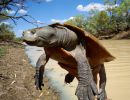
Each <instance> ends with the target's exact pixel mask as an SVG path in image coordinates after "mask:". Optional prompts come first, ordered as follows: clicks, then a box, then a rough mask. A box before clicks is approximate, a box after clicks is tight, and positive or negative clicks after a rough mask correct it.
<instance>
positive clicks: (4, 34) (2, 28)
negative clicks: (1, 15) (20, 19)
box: [0, 23, 15, 41]
mask: <svg viewBox="0 0 130 100" xmlns="http://www.w3.org/2000/svg"><path fill="white" fill-rule="evenodd" d="M14 37H15V35H14V32H13V31H12V27H11V26H10V25H7V24H4V23H2V24H0V41H5V40H13V39H14Z"/></svg>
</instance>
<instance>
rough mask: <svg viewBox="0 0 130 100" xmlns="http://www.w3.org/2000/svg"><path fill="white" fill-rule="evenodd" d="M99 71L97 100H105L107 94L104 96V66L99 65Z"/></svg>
mask: <svg viewBox="0 0 130 100" xmlns="http://www.w3.org/2000/svg"><path fill="white" fill-rule="evenodd" d="M100 66H101V68H100V71H99V77H100V82H99V93H98V100H107V94H106V90H105V87H106V80H107V78H106V72H105V67H104V64H101V65H100Z"/></svg>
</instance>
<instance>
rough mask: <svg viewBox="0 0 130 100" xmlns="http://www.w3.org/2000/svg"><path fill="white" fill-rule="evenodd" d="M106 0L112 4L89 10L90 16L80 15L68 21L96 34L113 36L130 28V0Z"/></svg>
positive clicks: (108, 3)
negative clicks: (103, 8)
mask: <svg viewBox="0 0 130 100" xmlns="http://www.w3.org/2000/svg"><path fill="white" fill-rule="evenodd" d="M104 1H105V4H106V5H109V6H110V7H109V8H107V9H106V10H104V11H97V10H92V11H90V12H89V15H90V17H85V16H84V15H78V16H75V17H74V19H72V20H69V21H67V22H66V23H68V24H71V25H75V26H78V27H80V28H83V29H85V30H87V31H89V32H90V33H92V34H94V35H95V36H102V35H103V36H104V35H111V36H112V35H113V34H117V33H119V32H120V31H125V30H127V29H130V0H104ZM115 5H116V6H115Z"/></svg>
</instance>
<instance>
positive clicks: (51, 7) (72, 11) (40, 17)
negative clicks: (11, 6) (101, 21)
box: [9, 0, 105, 37]
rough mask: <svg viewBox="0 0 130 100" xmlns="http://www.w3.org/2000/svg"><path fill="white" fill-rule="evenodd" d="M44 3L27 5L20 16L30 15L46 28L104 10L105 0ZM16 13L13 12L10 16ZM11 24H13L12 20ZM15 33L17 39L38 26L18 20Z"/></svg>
mask: <svg viewBox="0 0 130 100" xmlns="http://www.w3.org/2000/svg"><path fill="white" fill-rule="evenodd" d="M41 1H43V2H41V3H36V2H31V0H28V2H26V3H25V6H26V7H27V9H20V10H19V11H18V13H19V14H23V15H24V14H29V15H31V16H32V17H33V18H35V19H36V20H37V22H38V23H42V24H39V26H45V25H48V24H51V23H54V22H61V23H63V22H65V21H67V20H68V19H72V18H73V17H74V16H76V15H79V14H87V13H88V12H89V11H90V10H91V9H98V10H104V9H105V6H104V5H103V0H41ZM13 13H15V11H11V12H10V14H13ZM9 23H11V24H13V22H12V21H11V20H10V21H9ZM13 26H14V31H15V34H16V36H17V37H20V36H22V32H23V31H24V30H27V29H31V28H35V27H36V26H34V25H32V24H30V23H27V22H26V21H23V20H17V25H13Z"/></svg>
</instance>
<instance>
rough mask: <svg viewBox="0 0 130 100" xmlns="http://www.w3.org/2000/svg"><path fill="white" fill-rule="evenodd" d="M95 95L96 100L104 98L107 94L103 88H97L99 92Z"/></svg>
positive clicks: (104, 99) (103, 99)
mask: <svg viewBox="0 0 130 100" xmlns="http://www.w3.org/2000/svg"><path fill="white" fill-rule="evenodd" d="M97 97H98V100H106V98H107V96H106V92H105V89H99V93H98V96H97Z"/></svg>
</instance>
